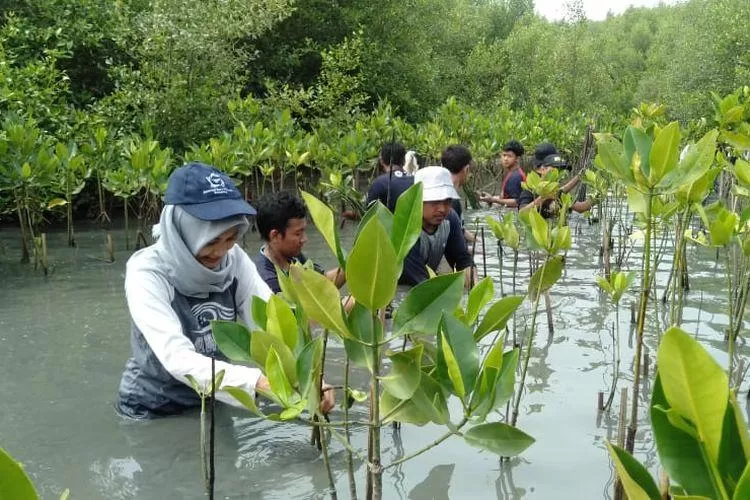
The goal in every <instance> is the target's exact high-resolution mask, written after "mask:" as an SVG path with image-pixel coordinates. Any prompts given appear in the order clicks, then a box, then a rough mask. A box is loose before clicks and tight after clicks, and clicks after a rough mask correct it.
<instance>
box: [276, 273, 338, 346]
mask: <svg viewBox="0 0 750 500" xmlns="http://www.w3.org/2000/svg"><path fill="white" fill-rule="evenodd" d="M289 276H290V277H291V278H292V285H293V287H294V290H295V294H296V295H297V298H298V299H299V301H300V303H301V304H302V307H303V308H304V309H305V314H307V316H308V317H310V318H312V319H314V320H315V321H317V322H318V323H320V324H321V325H323V327H324V328H328V329H329V330H331V331H333V332H335V333H338V334H339V335H341V336H342V337H351V336H352V335H351V333H350V332H349V328H348V327H347V326H346V322H345V321H344V316H343V314H342V311H341V297H340V295H339V291H338V289H337V288H336V285H334V284H333V283H332V282H331V281H330V280H329V279H327V278H326V277H325V276H323V275H322V274H319V273H317V272H315V271H314V270H313V269H305V268H303V267H302V266H300V265H298V264H292V265H291V266H290V267H289Z"/></svg>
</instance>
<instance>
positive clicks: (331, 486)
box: [317, 413, 338, 500]
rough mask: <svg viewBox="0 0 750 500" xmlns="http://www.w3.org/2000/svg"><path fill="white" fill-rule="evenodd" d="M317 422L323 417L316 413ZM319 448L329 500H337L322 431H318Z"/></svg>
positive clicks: (324, 436) (325, 441) (324, 435)
mask: <svg viewBox="0 0 750 500" xmlns="http://www.w3.org/2000/svg"><path fill="white" fill-rule="evenodd" d="M317 417H318V420H323V419H324V418H325V417H324V416H323V415H320V413H318V415H317ZM319 439H320V448H321V451H322V452H323V464H325V468H326V474H327V475H328V488H329V491H330V493H331V500H337V499H338V495H337V493H336V482H335V481H334V480H333V472H332V471H331V461H330V460H329V458H328V441H327V440H326V433H325V431H324V430H323V429H320V436H319Z"/></svg>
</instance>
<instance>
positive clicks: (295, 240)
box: [255, 192, 346, 293]
mask: <svg viewBox="0 0 750 500" xmlns="http://www.w3.org/2000/svg"><path fill="white" fill-rule="evenodd" d="M257 210H258V215H257V216H256V224H257V225H258V231H259V232H260V236H261V238H263V241H265V244H264V245H263V246H262V247H261V249H260V255H259V256H258V257H257V258H256V259H255V265H256V267H257V268H258V273H259V274H260V276H261V278H263V281H265V282H266V284H268V287H269V288H270V289H271V291H273V292H274V293H279V292H281V287H280V286H279V279H278V277H277V276H276V267H279V268H280V269H281V270H282V271H284V272H288V270H289V266H290V265H291V264H292V263H295V262H299V263H300V264H304V263H305V262H307V258H306V257H305V255H304V254H303V253H302V248H303V247H304V246H305V242H306V241H307V233H306V230H307V207H305V203H304V202H303V201H302V200H301V199H299V198H297V197H296V196H294V195H292V194H289V193H286V192H281V193H277V194H274V195H270V196H266V197H264V198H261V199H260V200H259V202H258V205H257ZM313 267H314V268H315V270H316V271H318V272H319V273H321V274H325V276H326V277H327V278H328V279H330V280H331V281H333V282H334V284H335V285H336V286H337V287H339V288H341V286H342V285H343V284H344V282H345V281H346V277H345V275H344V272H343V271H341V270H340V269H339V268H335V269H331V270H329V271H326V270H324V269H323V268H322V267H320V266H318V265H317V264H313Z"/></svg>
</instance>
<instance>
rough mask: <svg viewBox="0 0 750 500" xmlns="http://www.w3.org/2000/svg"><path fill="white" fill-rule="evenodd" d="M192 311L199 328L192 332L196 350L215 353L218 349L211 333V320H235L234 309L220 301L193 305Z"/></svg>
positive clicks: (191, 336) (191, 335)
mask: <svg viewBox="0 0 750 500" xmlns="http://www.w3.org/2000/svg"><path fill="white" fill-rule="evenodd" d="M190 311H191V312H192V313H193V316H195V319H196V320H197V322H198V330H195V331H192V332H190V338H192V339H194V340H193V344H194V345H195V350H196V351H198V352H200V353H202V354H206V353H213V352H214V351H216V342H214V337H213V335H212V334H211V322H212V321H214V320H224V321H234V319H235V313H234V309H233V308H231V307H227V306H225V305H223V304H219V303H218V302H201V303H199V304H196V305H194V306H193V307H191V308H190Z"/></svg>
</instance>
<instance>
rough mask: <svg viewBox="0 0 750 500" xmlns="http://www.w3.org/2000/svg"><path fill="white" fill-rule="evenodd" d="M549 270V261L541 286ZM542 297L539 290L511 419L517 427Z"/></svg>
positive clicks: (545, 261) (544, 267)
mask: <svg viewBox="0 0 750 500" xmlns="http://www.w3.org/2000/svg"><path fill="white" fill-rule="evenodd" d="M546 268H547V259H545V260H544V263H543V264H542V270H541V275H540V277H539V284H540V285H541V284H542V283H544V271H545V270H546ZM541 296H542V291H541V290H537V293H536V297H534V310H533V312H532V315H531V331H530V332H529V338H528V339H527V340H528V341H527V343H526V356H525V359H524V360H523V371H522V372H521V382H520V383H519V384H518V392H517V393H516V400H515V401H514V403H513V415H512V417H511V422H510V425H512V426H513V427H515V426H516V422H517V421H518V410H519V408H520V406H521V396H522V395H523V387H524V384H525V383H526V372H527V371H528V369H529V360H530V359H531V347H532V345H533V344H534V333H535V330H536V317H537V315H538V313H539V298H540V297H541Z"/></svg>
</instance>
